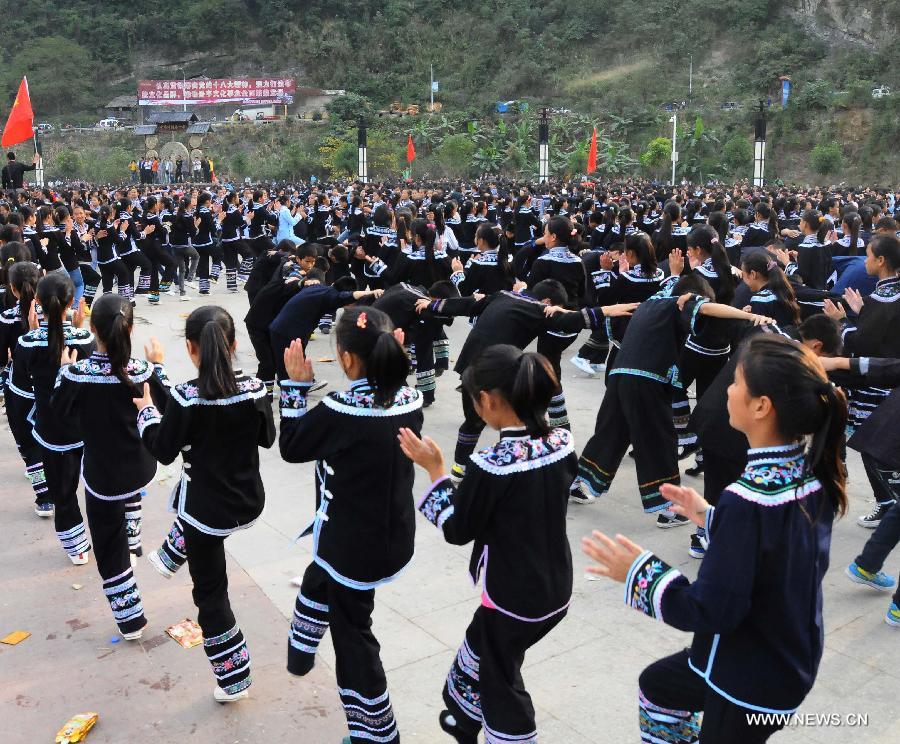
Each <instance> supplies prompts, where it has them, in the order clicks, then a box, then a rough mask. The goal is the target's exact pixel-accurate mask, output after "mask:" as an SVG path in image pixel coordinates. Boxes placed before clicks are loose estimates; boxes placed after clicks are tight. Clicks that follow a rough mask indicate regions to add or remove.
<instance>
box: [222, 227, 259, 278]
mask: <svg viewBox="0 0 900 744" xmlns="http://www.w3.org/2000/svg"><path fill="white" fill-rule="evenodd" d="M238 255H240V257H241V265H240V268H241V272H242V274H243V275H244V277H245V278H246V275H247V274H249V273H250V268H249V267H248V265H247V264H248V262H249V265H250V266H252V265H253V257H254V256H255V255H256V254H254V253H253V250H252V249H251V248H250V246H249V245H248V244H247V241H245V240H243V239H238V240H223V241H222V259H223V262H224V263H225V284H226V286H227V288H228V289H232V290H236V289H237V276H238Z"/></svg>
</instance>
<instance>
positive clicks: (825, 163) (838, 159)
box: [809, 142, 844, 176]
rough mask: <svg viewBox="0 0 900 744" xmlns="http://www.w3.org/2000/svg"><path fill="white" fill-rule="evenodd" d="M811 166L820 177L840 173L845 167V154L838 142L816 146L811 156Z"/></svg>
mask: <svg viewBox="0 0 900 744" xmlns="http://www.w3.org/2000/svg"><path fill="white" fill-rule="evenodd" d="M809 164H810V166H811V167H812V169H813V170H814V171H815V172H816V173H818V174H819V175H820V176H830V175H832V174H833V173H838V172H839V171H840V170H841V168H842V167H843V165H844V153H843V151H842V150H841V146H840V145H839V144H838V143H837V142H827V143H821V144H818V145H816V146H815V147H814V148H813V149H812V152H811V153H810V155H809Z"/></svg>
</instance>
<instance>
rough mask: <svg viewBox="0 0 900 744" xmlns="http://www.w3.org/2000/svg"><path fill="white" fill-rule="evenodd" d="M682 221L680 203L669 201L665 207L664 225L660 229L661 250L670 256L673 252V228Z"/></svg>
mask: <svg viewBox="0 0 900 744" xmlns="http://www.w3.org/2000/svg"><path fill="white" fill-rule="evenodd" d="M680 220H681V207H679V206H678V202H675V201H668V202H666V206H664V207H663V216H662V225H660V228H659V250H660V252H661V254H662V255H663V256H668V255H669V252H670V251H671V250H672V226H673V225H675V224H677V223H678V222H679V221H680Z"/></svg>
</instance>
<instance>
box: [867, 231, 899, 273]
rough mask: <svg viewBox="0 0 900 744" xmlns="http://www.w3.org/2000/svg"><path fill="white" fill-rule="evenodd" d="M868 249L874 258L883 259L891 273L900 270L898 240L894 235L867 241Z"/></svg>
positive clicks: (876, 237)
mask: <svg viewBox="0 0 900 744" xmlns="http://www.w3.org/2000/svg"><path fill="white" fill-rule="evenodd" d="M868 247H869V248H871V249H872V255H873V256H875V258H884V261H885V263H886V264H887V265H888V266H890V268H891V271H894V272H896V271H897V270H898V269H900V239H898V238H897V237H896V236H894V235H887V234H882V235H876V236H875V237H874V238H872V240H871V241H869V246H868Z"/></svg>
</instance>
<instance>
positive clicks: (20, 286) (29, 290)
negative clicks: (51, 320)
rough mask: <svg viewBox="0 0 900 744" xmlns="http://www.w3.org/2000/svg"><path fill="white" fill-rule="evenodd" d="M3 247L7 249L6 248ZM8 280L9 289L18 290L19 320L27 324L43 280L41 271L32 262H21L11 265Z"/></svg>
mask: <svg viewBox="0 0 900 744" xmlns="http://www.w3.org/2000/svg"><path fill="white" fill-rule="evenodd" d="M7 245H9V243H7ZM3 247H4V248H6V246H3ZM8 279H9V287H10V288H11V289H14V290H16V294H18V295H19V318H20V319H21V320H22V322H23V323H27V322H28V313H29V312H31V303H32V302H33V301H34V295H35V292H36V291H37V285H38V282H39V281H40V280H41V271H40V269H38V267H37V266H35V265H34V264H33V263H31V261H19V262H18V263H14V264H10V267H9V276H8Z"/></svg>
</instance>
